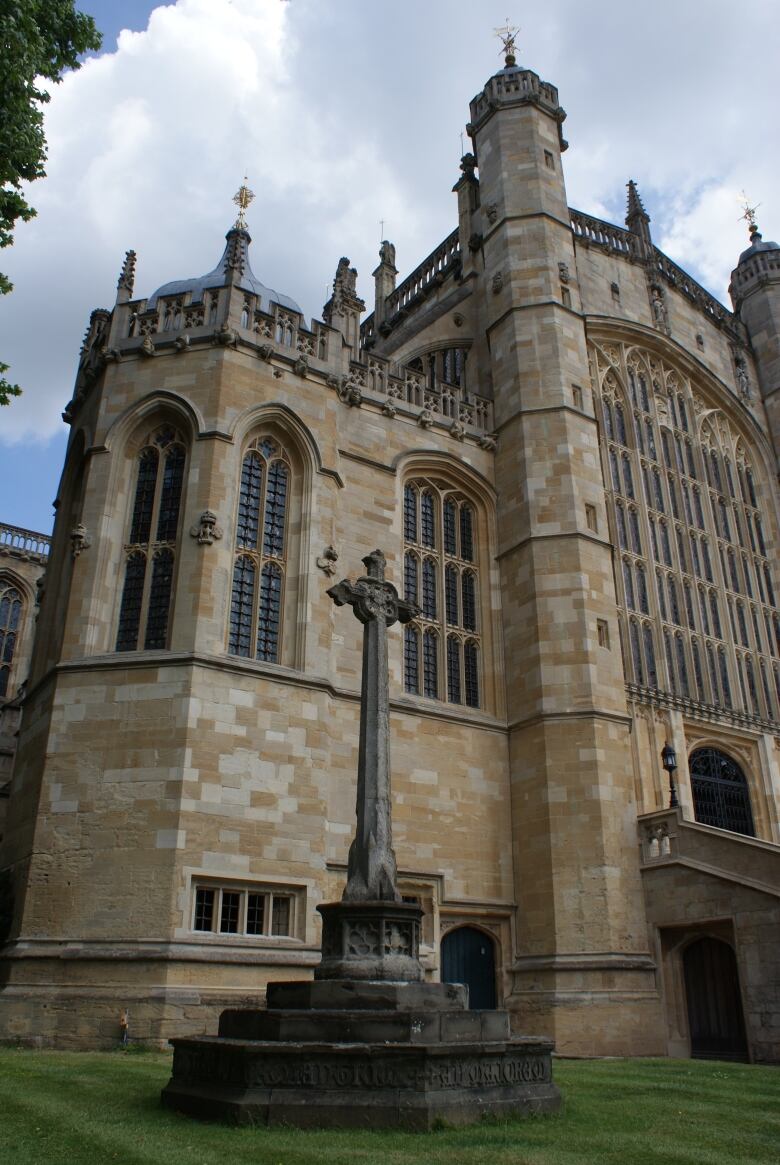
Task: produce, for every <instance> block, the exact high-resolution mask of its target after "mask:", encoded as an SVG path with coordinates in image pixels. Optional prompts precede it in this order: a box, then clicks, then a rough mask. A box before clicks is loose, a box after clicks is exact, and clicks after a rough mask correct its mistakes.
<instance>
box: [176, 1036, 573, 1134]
mask: <svg viewBox="0 0 780 1165" xmlns="http://www.w3.org/2000/svg"><path fill="white" fill-rule="evenodd" d="M173 1042H174V1046H175V1054H174V1068H173V1077H172V1079H171V1081H170V1083H169V1084H168V1086H167V1088H166V1089H165V1091H164V1093H163V1100H164V1102H165V1104H166V1105H167V1106H168V1107H170V1108H174V1109H177V1110H180V1111H184V1112H189V1113H190V1114H192V1115H194V1116H201V1117H220V1118H222V1119H229V1120H234V1121H239V1122H241V1121H251V1122H258V1123H273V1122H275V1121H278V1120H289V1121H290V1122H291V1123H296V1124H301V1123H302V1124H304V1125H307V1126H310V1127H316V1126H318V1125H323V1126H331V1127H333V1126H339V1127H362V1126H365V1125H372V1126H375V1127H410V1128H428V1127H430V1126H431V1124H432V1123H433V1122H434V1121H435V1120H436V1119H437V1118H439V1117H443V1119H446V1120H449V1121H452V1122H453V1123H465V1122H468V1121H471V1120H475V1119H478V1117H479V1116H480V1115H481V1114H483V1113H487V1112H496V1113H502V1114H511V1113H517V1114H522V1113H528V1112H555V1111H557V1109H558V1108H559V1106H560V1096H559V1093H558V1090H557V1088H556V1087H555V1085H554V1084H553V1082H552V1070H551V1061H550V1049H551V1046H552V1045H551V1044H550V1043H549V1042H547V1041H538V1040H512V1041H508V1042H502V1043H494V1044H481V1045H476V1044H470V1045H468V1046H467V1047H464V1046H461V1045H456V1044H449V1045H447V1044H430V1045H415V1046H412V1045H408V1044H407V1045H399V1044H396V1045H392V1044H351V1045H350V1044H331V1045H322V1044H320V1045H316V1044H306V1043H299V1044H293V1043H287V1044H284V1045H282V1046H280V1045H279V1044H273V1043H263V1042H255V1041H246V1040H228V1039H220V1040H213V1039H205V1038H201V1039H190V1040H175V1041H173Z"/></svg>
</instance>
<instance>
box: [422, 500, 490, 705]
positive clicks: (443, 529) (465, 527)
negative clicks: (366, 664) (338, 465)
mask: <svg viewBox="0 0 780 1165" xmlns="http://www.w3.org/2000/svg"><path fill="white" fill-rule="evenodd" d="M404 540H405V543H406V547H405V551H404V592H405V597H406V598H407V599H409V600H410V601H412V602H418V603H419V604H420V606H421V611H420V614H419V615H418V617H417V619H416V620H415V621H414V623H412V624H410V625H409V626H408V627H407V628H406V629H405V633H404V688H405V690H406V691H407V692H411V693H413V694H416V695H423V696H426V697H427V698H428V699H439V700H448V701H449V702H450V703H459V704H460V703H463V702H464V696H465V703H466V704H467V705H468V706H469V707H478V706H479V691H480V681H479V650H478V649H479V642H478V637H477V638H474V637H473V636H474V633H475V632H477V633H478V627H479V613H478V609H477V608H478V605H479V579H478V574H479V572H478V569H477V568H476V567H475V566H474V565H473V563H474V560H475V542H476V519H475V512H474V507H473V506H472V505H470V504H469V503H468V502H467V501H466V500H465V499H464V498H462V496H461V495H460V494H459V493H458V492H457V491H455V490H452V489H449V488H447V487H445V486H443V485H442V484H441V483H440V482H436V483H432V482H429V481H418V482H415V483H409V484H408V485H407V486H406V487H405V489H404ZM445 631H449V634H446V633H445ZM465 632H470V633H471V637H470V638H469V639H468V640H467V639H466V638H465V635H464V633H465ZM469 643H470V644H471V646H470V647H469V646H468V644H469ZM421 652H422V654H420V653H421ZM469 669H470V670H469Z"/></svg>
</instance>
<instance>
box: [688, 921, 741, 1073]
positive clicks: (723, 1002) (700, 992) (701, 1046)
mask: <svg viewBox="0 0 780 1165" xmlns="http://www.w3.org/2000/svg"><path fill="white" fill-rule="evenodd" d="M683 971H684V974H685V994H686V999H687V1004H688V1027H689V1031H690V1037H691V1055H692V1056H693V1057H694V1059H707V1060H747V1058H748V1055H747V1039H746V1038H745V1022H744V1019H743V1016H742V1000H741V998H740V993H739V975H738V972H737V959H736V956H735V954H734V951H733V950H732V948H731V947H730V946H729V944H728V943H725V942H721V941H720V939H716V938H709V937H705V938H700V939H696V941H695V942H692V943H691V944H690V946H687V947H686V948H685V950H684V951H683Z"/></svg>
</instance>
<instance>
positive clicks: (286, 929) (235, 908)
mask: <svg viewBox="0 0 780 1165" xmlns="http://www.w3.org/2000/svg"><path fill="white" fill-rule="evenodd" d="M297 897H298V894H297V893H295V892H290V891H289V890H283V891H281V892H280V893H278V894H277V893H275V892H274V891H272V890H270V889H265V890H264V889H253V888H251V887H250V886H241V885H238V886H237V885H233V886H229V885H228V886H196V887H195V896H194V903H193V915H192V919H193V921H192V927H193V930H196V931H206V932H210V933H211V934H214V933H215V932H216V933H218V934H236V935H241V934H244V935H255V936H263V935H264V936H275V937H278V938H290V937H294V934H293V927H294V926H295V925H296V917H299V918H302V917H303V915H302V914H296V909H295V899H296V898H297Z"/></svg>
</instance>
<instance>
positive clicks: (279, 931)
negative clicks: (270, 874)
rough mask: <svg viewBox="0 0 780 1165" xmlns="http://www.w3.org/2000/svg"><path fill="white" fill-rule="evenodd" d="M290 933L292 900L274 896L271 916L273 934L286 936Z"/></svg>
mask: <svg viewBox="0 0 780 1165" xmlns="http://www.w3.org/2000/svg"><path fill="white" fill-rule="evenodd" d="M289 933H290V899H289V898H282V897H278V896H277V895H276V894H274V899H273V912H272V916H271V934H276V935H281V936H285V935H288V934H289Z"/></svg>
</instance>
